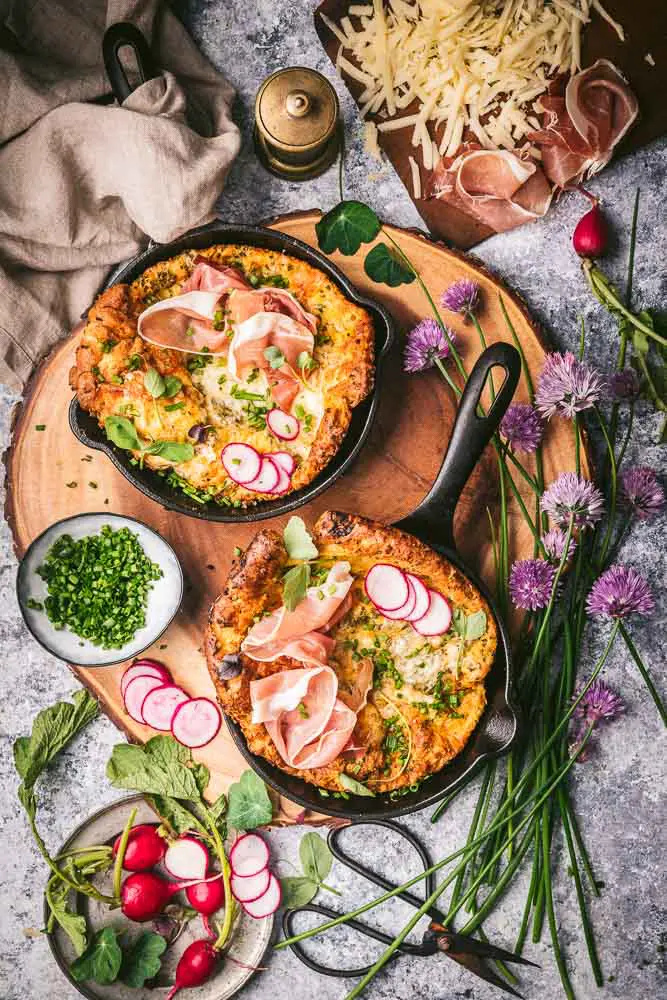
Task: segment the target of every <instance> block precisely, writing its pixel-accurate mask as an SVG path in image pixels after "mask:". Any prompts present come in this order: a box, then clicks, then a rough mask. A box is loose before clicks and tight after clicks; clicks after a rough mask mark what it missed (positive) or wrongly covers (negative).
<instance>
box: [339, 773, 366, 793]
mask: <svg viewBox="0 0 667 1000" xmlns="http://www.w3.org/2000/svg"><path fill="white" fill-rule="evenodd" d="M338 780H339V781H340V783H341V785H342V786H343V788H344V789H345V790H346V791H348V792H352V794H353V795H367V796H370V797H371V798H375V792H372V791H371V790H370V788H366V786H365V785H362V784H361V782H360V781H357V780H356V778H351V777H350V775H349V774H339V775H338Z"/></svg>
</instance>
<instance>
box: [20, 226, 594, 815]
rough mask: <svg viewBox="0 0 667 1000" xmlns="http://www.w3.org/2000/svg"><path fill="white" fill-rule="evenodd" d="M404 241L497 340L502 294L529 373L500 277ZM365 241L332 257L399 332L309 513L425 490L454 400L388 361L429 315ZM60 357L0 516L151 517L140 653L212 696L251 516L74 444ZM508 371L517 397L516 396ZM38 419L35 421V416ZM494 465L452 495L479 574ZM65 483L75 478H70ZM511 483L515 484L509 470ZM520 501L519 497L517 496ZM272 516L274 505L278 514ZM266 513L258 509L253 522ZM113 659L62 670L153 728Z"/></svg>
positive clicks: (311, 234)
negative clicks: (175, 584)
mask: <svg viewBox="0 0 667 1000" xmlns="http://www.w3.org/2000/svg"><path fill="white" fill-rule="evenodd" d="M319 216H320V213H319V212H317V211H309V212H305V213H299V214H296V215H291V216H286V217H283V218H280V219H276V220H274V221H272V222H270V223H269V225H270V226H271V227H272V228H275V229H279V230H281V231H282V232H286V233H289V234H290V235H291V236H295V237H297V238H298V239H301V240H303V241H304V242H305V243H309V244H311V245H312V246H317V238H316V236H315V228H314V227H315V223H316V222H317V220H318V218H319ZM385 228H386V229H387V231H388V232H390V233H391V235H392V236H393V238H394V239H395V240H396V241H397V242H398V243H399V245H400V246H401V247H402V249H403V250H404V252H405V253H406V254H407V255H408V257H409V258H410V260H411V261H412V262H413V264H414V266H415V267H417V268H418V269H419V272H420V274H421V276H422V278H423V279H424V281H425V283H426V284H427V286H428V288H429V291H430V292H431V294H432V295H433V297H434V298H435V299H436V300H437V298H438V296H439V295H440V293H441V292H442V291H443V290H444V289H445V288H446V287H447V286H448V285H449V284H451V282H453V281H455V280H456V279H458V278H462V277H471V278H474V279H475V280H476V281H477V282H479V284H480V285H481V287H482V293H483V303H484V306H483V310H482V312H481V313H480V321H481V324H482V327H483V328H484V331H485V334H486V337H487V340H488V342H489V343H492V342H493V341H496V340H509V339H510V337H509V336H508V333H507V328H506V326H505V323H504V320H503V317H502V314H501V311H500V306H499V300H498V292H499V291H502V293H503V296H504V300H505V303H506V308H507V311H508V313H509V316H510V318H511V321H512V323H513V325H514V328H515V330H516V332H517V335H518V337H519V339H520V341H521V344H522V346H523V350H524V353H525V355H526V359H527V362H528V365H529V367H530V370H531V373H532V376H533V379H534V380H535V378H536V377H537V375H538V373H539V371H540V369H541V367H542V363H543V359H544V354H545V349H544V346H543V343H542V341H541V340H540V336H539V333H538V330H537V328H536V326H535V324H534V323H533V322H532V320H531V318H530V316H529V314H528V311H527V309H526V307H525V306H524V304H523V303H522V302H521V300H520V299H519V298H518V297H517V296H516V295H515V294H513V293H512V292H510V291H509V290H507V289H506V288H504V286H502V285H501V284H500V282H498V280H497V279H495V278H494V277H492V276H491V275H490V274H488V273H487V272H486V271H485V270H484V269H483V268H482V267H481V266H480V265H479V264H477V263H475V262H474V261H473V260H472V259H471V258H469V257H466V256H464V255H463V254H459V253H456V252H455V251H451V250H449V249H447V248H446V247H444V246H443V245H441V244H436V243H434V242H432V241H430V240H429V239H427V238H426V237H425V236H423V235H421V234H419V233H416V232H412V231H406V230H401V229H397V228H395V227H392V226H387V227H385ZM366 250H367V248H362V251H361V252H360V253H358V254H357V255H356V256H354V257H343V256H340V255H336V256H335V257H334V259H335V262H336V263H337V264H338V266H339V267H340V268H341V269H342V270H343V271H344V272H345V273H346V274H347V275H349V277H350V278H351V280H352V281H353V282H354V283H355V284H356V285H357V286H358V287H359V288H360V289H361V290H362V291H364V292H366V293H367V294H369V295H370V296H372V297H374V298H376V299H378V300H379V301H381V302H382V303H383V304H384V305H385V306H387V308H388V309H389V310H390V311H391V313H392V314H393V316H394V318H395V320H396V323H397V326H398V330H399V338H398V343H397V344H396V346H395V348H394V351H393V353H392V357H391V358H390V359H389V363H388V365H387V368H386V370H385V374H384V382H383V386H382V398H381V405H380V408H379V412H378V416H377V419H376V422H375V425H374V428H373V431H372V433H371V437H370V440H369V442H368V443H367V445H366V447H365V448H364V450H363V452H362V454H361V456H360V457H359V459H358V460H357V462H356V463H355V465H354V466H353V467H352V469H351V470H350V471H349V472H348V473H347V474H346V475H345V476H343V477H342V478H341V479H339V480H338V482H337V483H335V485H334V486H333V487H332V488H331V489H330V490H329V491H328V492H327V493H326V494H325V495H324V496H321V497H319V498H318V499H317V500H315V501H313V502H312V503H310V504H308V505H307V506H306V507H303V508H302V509H301V510H300V511H299V513H300V514H301V516H303V517H304V519H305V520H306V521H307V522H309V521H310V522H312V521H314V520H315V518H316V517H317V516H318V515H319V514H320V513H321V511H323V510H326V509H339V510H344V511H353V512H356V513H359V514H363V515H365V516H366V517H371V518H375V519H378V520H381V521H386V522H393V521H396V520H398V519H399V518H401V517H404V516H405V515H406V514H408V513H409V511H411V510H412V509H413V508H414V507H415V506H416V504H417V502H418V501H419V499H420V498H421V497H422V496H423V495H424V494H425V493H426V492H427V491H428V489H429V487H430V485H431V483H432V481H433V478H434V476H435V474H436V472H437V470H438V468H439V466H440V463H441V460H442V456H443V454H444V451H445V448H446V445H447V442H448V440H449V435H450V430H451V427H452V424H453V420H454V415H455V409H456V407H455V401H454V398H453V395H452V393H451V392H450V390H449V389H448V388H447V387H446V386H445V384H444V382H443V380H442V378H441V377H440V376H439V375H438V374H437V373H435V372H434V371H431V372H428V373H425V374H420V375H411V376H407V375H405V374H404V373H403V372H402V370H401V340H402V337H401V334H402V333H403V332H404V331H406V330H408V329H410V327H411V326H412V325H413V324H414V323H415V322H417V320H419V319H420V318H422V317H424V316H426V315H429V310H428V303H427V302H426V300H425V297H424V294H423V292H422V291H421V289H420V287H419V285H418V283H417V282H413V283H412V284H410V285H401V286H400V287H399V288H389V287H388V286H386V285H376V284H374V283H373V282H372V281H371V280H370V279H369V278H368V277H367V276H366V274H365V273H364V270H363V261H364V257H365V252H366ZM451 326H452V328H453V329H454V330H455V331H456V333H457V336H458V340H457V344H458V346H459V349H460V351H461V354H462V356H463V359H464V362H465V364H466V366H467V368H468V370H470V367H472V364H473V363H474V360H475V358H476V357H477V356H478V355H479V353H480V350H481V348H480V345H479V342H478V338H477V335H476V333H475V331H474V328H473V327H471V326H470V325H466V324H465V323H464V322H463V320H462V319H461V318H460V317H452V318H451ZM72 362H73V346H72V341H71V340H69V341H66V342H65V343H63V344H62V345H60V346H59V347H58V348H57V349H56V350H55V351H54V352H53V353H52V354H51V356H50V357H49V358H48V359H47V360H46V361H44V362H43V363H42V365H41V366H40V367H39V368H38V370H37V371H36V372H35V374H34V375H33V377H32V379H31V381H30V383H29V385H28V387H27V390H26V394H25V399H24V401H23V403H22V404H21V405H20V407H18V408H17V413H16V418H15V425H14V433H13V439H12V443H11V446H10V449H9V451H8V453H7V455H6V457H5V462H6V468H7V501H6V516H7V520H8V522H9V525H10V528H11V531H12V535H13V538H14V545H15V549H16V553H17V555H18V556H19V557H20V556H21V555H22V554H23V552H25V549H26V548H27V546H28V545H29V544H30V542H31V541H32V540H33V539H34V538H35V537H36V536H37V535H39V534H40V533H41V532H42V531H43V530H44V529H45V528H46V527H48V525H50V524H52V523H53V522H54V521H57V520H59V519H61V518H64V517H68V516H70V515H72V514H76V513H80V512H82V511H98V510H99V511H104V510H108V511H114V512H116V513H119V514H128V515H131V516H132V517H135V518H138V519H139V520H141V521H144V522H146V523H147V524H149V525H151V527H153V528H155V529H156V530H157V531H159V532H160V533H161V534H162V535H164V536H165V537H166V538H167V539H168V540H169V541H170V542H171V544H172V545H173V547H174V549H175V550H176V553H177V554H178V556H179V559H180V560H181V564H182V566H183V571H184V574H185V578H186V591H185V598H184V601H183V605H182V608H181V610H180V612H179V614H178V615H177V616H176V618H175V620H174V622H173V623H172V625H171V626H170V628H169V630H168V631H167V633H166V634H165V635H164V636H163V637H162V639H161V640H160V642H159V644H156V645H155V646H154V647H153V648H152V649H151V650H149V651H148V655H151V656H155V657H156V658H158V659H160V660H163V661H164V662H165V663H166V664H167V665H168V667H169V669H170V670H171V672H172V674H173V676H174V678H175V681H176V683H177V684H181V685H182V686H183V687H184V688H185V689H186V690H187V691H189V692H190V693H191V694H192V695H200V696H207V697H214V689H213V685H212V683H211V680H210V678H209V676H208V672H207V669H206V665H205V661H204V657H203V655H202V653H201V643H202V633H203V630H204V627H205V624H206V618H207V614H208V610H209V607H210V605H211V603H212V601H213V600H214V599H215V597H216V596H217V594H218V593H219V591H220V590H221V588H222V586H223V583H224V580H225V578H226V575H227V573H228V570H229V567H230V564H231V560H232V555H233V549H234V547H235V546H236V545H240V546H243V547H245V546H246V545H247V543H248V542H249V540H250V539H251V538H252V536H253V535H254V534H255V532H256V531H257V530H258V526H254V525H252V524H246V525H243V524H240V525H238V526H236V525H232V524H227V525H225V524H219V525H215V524H209V523H207V522H205V521H200V520H195V519H194V518H189V517H185V516H183V515H180V514H173V513H169V512H168V511H165V510H164V509H163V508H162V507H160V506H159V505H158V504H156V503H154V502H153V501H152V500H149V499H148V498H147V497H145V496H143V495H142V494H141V493H139V492H138V491H137V490H135V489H134V488H133V487H132V486H131V485H130V484H129V483H128V482H127V481H126V480H125V479H124V478H123V476H121V474H120V473H119V472H117V471H116V469H115V468H114V467H113V465H112V464H111V462H110V461H109V460H108V459H107V458H106V457H105V456H104V455H103V454H101V453H99V452H87V451H86V449H85V448H84V447H83V446H82V445H81V444H80V443H79V442H78V441H77V439H76V438H75V437H74V436H73V434H72V433H71V431H70V429H69V426H68V422H67V407H68V405H69V402H70V399H71V391H70V389H69V386H68V381H67V375H68V371H69V368H70V366H71V365H72ZM526 392H527V390H526V386H525V384H523V383H522V384H521V385H520V387H519V389H518V391H517V395H516V399H517V400H525V399H526ZM40 425H44V430H42V431H38V430H36V427H38V426H40ZM544 466H545V479H546V481H547V482H549V481H550V480H551V479H552V478H554V477H555V476H557V475H558V474H559V473H561V472H565V471H569V470H572V469H574V467H575V459H574V446H573V441H572V440H571V438H570V436H569V434H568V431H567V425H566V424H565V422H564V421H563V422H552V423H551V424H550V425H549V428H548V430H547V436H546V440H545V448H544ZM496 483H497V475H496V470H495V465H494V461H493V457H492V454H491V453H487V454H486V455H485V456H484V457H483V459H482V461H480V462H479V464H478V466H477V468H476V470H475V472H474V474H473V476H472V478H471V480H470V482H469V483H468V485H467V487H466V490H465V492H464V495H463V497H462V499H461V502H460V503H459V507H458V509H457V518H456V524H455V531H456V538H457V544H458V547H459V550H460V552H461V555H462V556H463V558H464V559H465V560H466V561H467V562H468V563H470V565H471V566H473V567H474V568H476V569H477V571H478V572H479V573H480V574H481V576H482V577H483V578H484V579H485V580H486V582H487V583H488V584H489V585H490V586H491V587H492V586H493V556H492V550H491V543H490V529H489V524H488V516H487V508H489V509H490V510H491V511H492V516H494V518H495V517H496V511H497V494H496V489H497V486H496ZM74 484H75V485H74ZM517 485H521V488H522V489H523V487H524V485H525V484H524V483H523V481H522V480H521V479H519V480H518V482H517ZM531 506H532V501H531ZM511 513H512V530H511V544H512V555H513V557H514V558H516V557H521V556H524V557H527V556H530V555H532V551H533V541H532V536H531V534H530V532H529V530H528V529H527V527H526V526H525V525H524V524H523V522H522V521H521V519H520V516H519V515H518V512H515V511H513V510H512V511H511ZM281 520H284V519H276V521H275V525H276V526H279V525H280V523H281ZM272 523H273V522H270V521H264V522H262V527H264V526H266V525H268V524H272ZM123 669H124V668H123V666H122V665H121V666H116V667H106V668H87V669H79V668H76V669H75V670H74V672H75V674H76V675H77V677H78V678H79V679H80V680H81V681H82V683H84V684H85V685H86V687H87V688H88V689H89V690H90V691H91V692H92V693H93V694H94V695H95V696H96V697H97V698H99V700H100V704H101V706H102V708H103V710H104V711H105V712H106V713H107V715H109V717H110V718H111V719H112V720H113V721H114V722H115V723H116V725H117V726H118V727H119V728H120V729H122V730H123V731H124V732H125V733H126V735H127V736H128V737H129V738H130V739H132V740H137V741H144V740H146V739H148V738H149V737H150V736H152V735H153V731H152V730H151V729H149V728H148V727H146V726H141V725H139V724H137V723H134V722H133V721H132V720H131V719H129V718H128V716H127V715H125V713H124V711H123V708H122V703H121V701H120V695H119V678H120V675H121V673H122V671H123ZM196 756H197V757H198V759H200V760H202V761H204V763H206V764H207V766H208V767H209V768H210V770H211V775H212V787H211V791H212V793H213V794H218V792H220V791H223V790H225V789H226V788H227V787H228V786H229V784H230V783H231V782H232V781H234V780H236V779H237V778H238V776H239V774H240V773H241V771H243V770H244V769H245V766H246V764H245V761H244V760H243V758H242V756H241V755H240V753H239V752H238V750H237V749H236V748H235V746H234V744H233V743H232V741H231V738H230V737H229V736H228V734H227V732H226V730H225V729H224V727H223V730H222V731H221V733H220V735H219V736H218V737H217V738H216V739H215V740H214V741H213V743H212V744H211V745H210V746H208V747H206V748H204V749H203V750H201V751H198V752H197V754H196ZM299 814H300V809H299V807H296V806H294V804H292V803H288V802H286V801H285V802H282V803H281V810H280V816H281V819H283V820H287V821H289V820H290V819H292V820H293V819H294V818H295V817H297V818H301V817H300V815H299Z"/></svg>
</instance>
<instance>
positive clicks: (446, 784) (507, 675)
mask: <svg viewBox="0 0 667 1000" xmlns="http://www.w3.org/2000/svg"><path fill="white" fill-rule="evenodd" d="M496 367H500V368H502V369H503V371H504V380H503V384H502V386H501V387H500V389H499V390H498V392H497V394H496V399H495V402H494V403H493V404H492V405H491V407H490V409H489V411H488V413H487V415H486V416H479V415H478V413H477V408H478V404H479V402H480V398H481V395H482V390H483V388H484V385H485V383H486V380H487V377H488V376H489V373H490V372H491V370H492V369H493V368H496ZM520 374H521V359H520V357H519V353H518V351H516V350H515V348H514V347H512V346H511V345H510V344H502V343H499V344H494V345H493V346H492V347H489V348H487V350H486V351H484V353H483V354H482V355H481V357H480V358H479V359H478V361H477V364H476V365H475V367H474V368H473V370H472V372H471V374H470V378H469V379H468V383H467V385H466V388H465V390H464V392H463V395H462V397H461V402H460V405H459V409H458V413H457V416H456V422H455V424H454V429H453V431H452V436H451V439H450V442H449V446H448V448H447V452H446V454H445V457H444V459H443V462H442V465H441V467H440V471H439V472H438V475H437V476H436V479H435V482H434V484H433V486H432V487H431V489H430V490H429V492H428V493H427V494H426V496H425V497H424V499H423V500H422V501H421V503H420V504H419V506H418V507H417V508H416V509H415V510H414V511H413V512H412V514H410V515H409V516H408V517H406V518H404V519H403V520H402V521H399V522H398V524H397V525H396V527H397V528H401V530H403V531H408V532H410V534H412V535H415V536H416V537H417V538H419V539H421V540H422V541H423V542H426V543H427V544H428V545H430V546H431V548H433V549H435V550H436V552H439V553H441V555H443V556H445V558H447V559H448V560H449V561H450V562H452V563H453V564H454V565H455V566H456V567H457V568H458V569H459V570H461V572H462V573H464V574H465V576H467V577H468V579H469V580H470V581H471V582H472V583H473V584H474V585H475V586H476V587H477V588H478V590H479V591H480V592H481V593H482V594H483V595H484V597H485V598H486V600H487V601H488V602H489V605H490V607H491V612H492V614H493V616H494V618H495V621H496V625H497V628H498V650H497V653H496V657H495V660H494V663H493V666H492V668H491V671H490V672H489V674H488V675H487V678H486V694H487V706H486V709H485V711H484V714H483V716H482V718H481V719H480V722H479V724H478V726H477V728H476V730H475V732H474V733H473V735H472V737H471V739H470V740H469V742H468V743H467V744H466V746H465V748H464V749H463V751H462V752H461V753H460V754H459V755H458V757H456V758H455V759H454V760H453V761H452V762H451V763H450V764H447V765H446V766H445V767H444V768H443V769H442V770H441V771H439V772H438V773H437V774H434V775H432V776H431V777H429V778H428V779H427V780H426V781H425V782H424V783H423V784H422V785H421V786H420V787H419V788H418V789H417V790H416V791H414V792H409V793H408V794H406V795H404V796H402V797H401V798H399V799H396V800H392V799H391V798H390V797H389V795H386V794H385V795H378V796H377V797H374V798H370V797H369V798H365V797H362V796H358V795H352V796H351V797H350V798H349V799H342V798H339V799H336V798H333V797H331V796H329V797H328V798H323V797H322V796H321V795H320V794H319V792H318V790H317V788H316V787H315V786H314V785H310V784H308V783H307V782H305V781H303V780H302V779H301V778H296V777H293V776H292V775H289V774H286V773H285V772H284V771H281V770H280V768H277V767H275V766H274V765H273V764H269V763H268V761H266V760H265V759H264V758H263V757H256V756H255V755H254V754H252V753H251V752H250V751H249V750H248V746H247V744H246V741H245V737H244V736H243V733H242V731H241V729H240V727H239V726H238V725H237V724H236V723H234V722H233V721H232V720H231V719H229V718H227V725H228V727H229V730H230V732H231V734H232V737H233V738H234V742H235V743H236V745H237V746H238V748H239V750H240V751H241V753H242V754H243V756H244V757H245V758H246V760H247V761H248V763H249V764H250V765H251V767H252V768H253V770H255V771H256V772H257V773H258V774H259V775H260V776H261V777H262V778H263V779H264V780H265V781H266V782H267V783H268V784H269V785H271V786H272V787H273V788H275V789H276V791H278V792H280V793H281V794H282V795H286V796H287V797H288V798H290V799H292V800H293V801H295V802H298V803H299V804H300V805H302V806H304V807H306V808H307V809H314V810H316V811H318V812H326V813H329V814H330V815H332V816H343V817H345V818H346V819H352V820H367V819H388V818H389V817H392V816H402V815H405V814H406V813H411V812H415V811H416V810H417V809H423V808H424V807H425V806H431V805H433V804H434V803H436V802H437V801H438V800H439V799H441V798H443V796H444V795H445V794H446V793H448V792H451V791H452V790H453V789H454V788H455V787H457V786H458V785H460V784H461V783H462V782H463V781H464V780H465V779H466V778H468V777H470V774H471V772H472V771H473V769H474V768H476V767H477V766H478V765H479V764H481V763H482V761H484V760H487V759H488V758H489V757H495V756H498V755H499V754H501V753H504V752H505V751H506V750H508V749H509V747H510V745H511V743H512V742H513V740H514V737H515V736H516V731H517V714H516V710H515V708H514V706H513V704H512V701H511V646H510V640H509V636H508V634H507V630H506V628H505V626H504V625H503V622H502V620H501V619H500V616H499V614H498V610H497V608H496V606H495V602H494V600H493V598H492V597H491V595H490V594H489V592H488V590H487V588H486V587H485V586H484V584H483V583H481V581H480V580H479V579H478V578H477V576H476V575H475V574H474V573H473V572H472V571H471V570H470V568H469V567H467V566H466V565H465V564H464V563H463V562H462V561H461V559H460V557H459V556H458V554H457V552H456V549H455V547H454V532H453V525H454V510H455V508H456V504H457V503H458V500H459V497H460V496H461V492H462V490H463V487H464V486H465V484H466V482H467V481H468V478H469V477H470V474H471V472H472V470H473V469H474V467H475V465H476V464H477V462H478V460H479V459H480V457H481V455H482V452H483V451H484V449H485V447H486V446H487V444H488V443H489V441H490V440H491V438H492V437H493V434H494V433H495V431H496V429H497V427H498V424H499V423H500V420H501V419H502V416H503V414H504V413H505V410H506V409H507V407H508V406H509V404H510V402H511V400H512V396H513V395H514V390H515V389H516V386H517V383H518V381H519V376H520ZM496 381H497V379H496ZM345 516H346V515H345V514H341V515H340V518H341V534H340V535H339V536H338V537H339V538H340V539H341V541H344V538H345V534H344V525H345Z"/></svg>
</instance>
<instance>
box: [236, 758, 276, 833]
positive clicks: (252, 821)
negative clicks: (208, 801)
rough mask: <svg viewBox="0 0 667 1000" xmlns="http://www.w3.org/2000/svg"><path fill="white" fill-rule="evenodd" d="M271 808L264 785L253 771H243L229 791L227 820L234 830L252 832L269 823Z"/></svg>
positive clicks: (271, 813)
mask: <svg viewBox="0 0 667 1000" xmlns="http://www.w3.org/2000/svg"><path fill="white" fill-rule="evenodd" d="M272 817H273V806H272V805H271V799H270V798H269V793H268V792H267V790H266V785H265V784H264V782H263V781H262V779H261V778H259V777H258V776H257V775H256V774H255V772H254V771H250V770H247V771H244V772H243V774H242V775H241V777H240V778H239V780H238V781H237V782H235V783H234V784H233V785H232V786H231V787H230V789H229V793H228V806H227V820H228V822H229V824H230V826H233V827H234V828H235V829H236V830H254V829H255V827H256V826H265V825H266V824H267V823H270V822H271V819H272Z"/></svg>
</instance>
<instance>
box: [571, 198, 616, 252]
mask: <svg viewBox="0 0 667 1000" xmlns="http://www.w3.org/2000/svg"><path fill="white" fill-rule="evenodd" d="M572 245H573V247H574V249H575V250H576V252H577V253H578V254H579V256H580V257H588V258H590V259H594V258H595V257H601V256H602V254H603V253H604V252H605V250H606V249H607V223H606V221H605V217H604V215H603V214H602V211H601V209H600V206H599V205H598V203H597V201H595V200H594V201H593V207H592V208H591V210H590V211H589V212H586V214H585V215H583V216H582V217H581V219H579V222H578V223H577V225H576V227H575V230H574V233H573V235H572Z"/></svg>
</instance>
